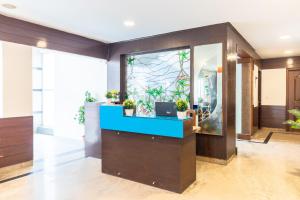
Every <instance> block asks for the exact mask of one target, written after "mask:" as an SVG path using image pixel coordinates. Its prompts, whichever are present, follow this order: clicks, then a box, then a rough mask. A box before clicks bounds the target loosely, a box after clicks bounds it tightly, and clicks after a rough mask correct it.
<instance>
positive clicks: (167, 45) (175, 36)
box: [108, 23, 235, 159]
mask: <svg viewBox="0 0 300 200" xmlns="http://www.w3.org/2000/svg"><path fill="white" fill-rule="evenodd" d="M227 25H228V24H227V23H224V24H217V25H211V26H205V27H200V28H194V29H189V30H183V31H177V32H172V33H167V34H162V35H156V36H151V37H147V38H141V39H136V40H131V41H124V42H119V43H113V44H110V46H109V54H110V55H109V62H108V67H109V68H110V69H114V73H115V72H117V71H118V72H120V75H119V80H120V91H121V96H123V95H124V91H125V90H126V88H125V86H126V82H125V81H126V80H125V76H126V74H125V62H124V55H126V54H132V53H143V52H154V51H161V50H165V49H176V48H182V47H191V48H192V47H194V46H197V45H202V44H211V43H223V53H224V55H226V28H227ZM224 57H226V56H224ZM225 61H226V59H225V60H224V61H223V62H225ZM191 65H192V66H191V67H192V68H193V62H191ZM192 93H193V92H192ZM191 95H193V94H191ZM225 112H226V110H225ZM224 130H226V129H224ZM226 137H227V136H226V133H224V136H211V135H204V134H201V135H197V154H198V155H202V156H208V157H215V158H219V159H227V156H226V155H227V153H226V152H227V150H226ZM234 148H235V147H234Z"/></svg>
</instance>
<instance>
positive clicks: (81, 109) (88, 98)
mask: <svg viewBox="0 0 300 200" xmlns="http://www.w3.org/2000/svg"><path fill="white" fill-rule="evenodd" d="M84 96H85V98H84V103H92V102H96V101H97V99H96V98H95V97H93V96H92V94H91V93H90V92H89V91H86V92H85V94H84ZM84 114H85V108H84V105H82V106H80V107H79V109H78V113H77V114H76V115H75V117H74V120H77V122H78V124H80V125H81V124H84V122H85V117H84Z"/></svg>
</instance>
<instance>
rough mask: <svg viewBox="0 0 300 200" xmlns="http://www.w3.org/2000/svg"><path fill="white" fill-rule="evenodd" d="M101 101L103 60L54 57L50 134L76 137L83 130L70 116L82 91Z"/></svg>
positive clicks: (104, 72)
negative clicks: (53, 96)
mask: <svg viewBox="0 0 300 200" xmlns="http://www.w3.org/2000/svg"><path fill="white" fill-rule="evenodd" d="M87 90H88V91H90V92H91V93H92V94H93V95H95V96H96V97H97V98H98V100H100V101H105V93H106V90H107V64H106V61H105V60H101V59H96V58H91V57H85V56H79V55H74V54H69V53H62V52H56V55H55V89H54V93H55V111H54V116H55V120H54V124H55V125H54V134H55V135H59V136H63V137H74V138H76V137H80V136H82V135H83V133H84V132H83V126H82V125H78V123H77V121H75V120H74V116H75V114H76V113H77V111H78V108H79V106H81V105H82V104H83V103H84V102H83V101H84V93H85V91H87Z"/></svg>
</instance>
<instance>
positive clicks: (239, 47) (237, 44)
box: [223, 23, 260, 158]
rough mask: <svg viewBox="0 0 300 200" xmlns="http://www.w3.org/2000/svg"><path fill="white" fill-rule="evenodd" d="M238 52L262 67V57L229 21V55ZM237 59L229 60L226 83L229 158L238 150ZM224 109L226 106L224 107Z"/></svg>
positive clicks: (226, 122) (225, 118)
mask: <svg viewBox="0 0 300 200" xmlns="http://www.w3.org/2000/svg"><path fill="white" fill-rule="evenodd" d="M231 54H238V55H239V56H241V57H243V58H244V59H249V56H250V57H251V59H252V60H253V61H254V63H255V64H257V65H258V67H260V57H259V55H258V54H257V53H256V52H255V50H254V48H253V47H252V46H251V45H250V44H249V43H248V42H247V40H246V39H245V38H243V36H242V35H241V34H240V33H239V32H238V31H237V30H236V29H235V28H234V27H233V26H232V25H231V24H230V23H229V24H228V27H227V55H231ZM236 64H237V63H236V60H231V59H228V60H227V71H226V73H227V76H225V77H226V80H225V85H227V88H226V90H227V92H226V96H224V95H223V98H225V99H226V101H225V102H224V100H223V103H226V109H227V110H228V112H226V113H227V116H225V117H224V119H223V120H224V121H225V125H226V127H224V128H227V140H226V145H227V157H228V158H229V157H230V155H232V154H233V153H234V152H235V151H236V148H235V147H236V130H235V118H236V116H235V111H236V102H235V100H236ZM223 109H224V107H223Z"/></svg>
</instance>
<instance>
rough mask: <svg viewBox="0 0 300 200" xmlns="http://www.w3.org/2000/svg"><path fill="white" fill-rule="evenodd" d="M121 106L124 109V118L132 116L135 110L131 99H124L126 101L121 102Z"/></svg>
mask: <svg viewBox="0 0 300 200" xmlns="http://www.w3.org/2000/svg"><path fill="white" fill-rule="evenodd" d="M123 106H124V109H125V114H126V116H132V115H133V111H134V108H135V103H134V101H133V100H131V99H126V100H125V101H124V102H123Z"/></svg>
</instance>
